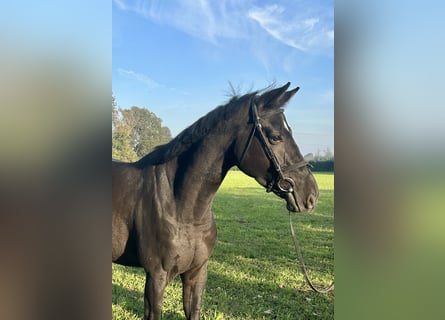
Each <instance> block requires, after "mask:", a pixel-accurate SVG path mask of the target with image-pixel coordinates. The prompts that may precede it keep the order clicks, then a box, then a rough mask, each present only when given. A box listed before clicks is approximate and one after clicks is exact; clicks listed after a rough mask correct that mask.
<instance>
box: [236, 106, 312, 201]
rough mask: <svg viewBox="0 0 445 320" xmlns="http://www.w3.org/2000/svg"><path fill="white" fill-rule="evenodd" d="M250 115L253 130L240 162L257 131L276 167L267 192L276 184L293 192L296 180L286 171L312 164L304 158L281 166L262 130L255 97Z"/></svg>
mask: <svg viewBox="0 0 445 320" xmlns="http://www.w3.org/2000/svg"><path fill="white" fill-rule="evenodd" d="M278 112H280V113H282V112H283V110H280V111H278ZM250 115H251V122H249V123H252V124H253V127H252V131H251V132H250V136H249V139H248V141H247V144H246V147H245V148H244V151H243V153H242V155H241V159H240V162H239V163H240V164H241V163H242V162H243V160H244V158H245V156H246V153H247V151H248V150H249V147H250V145H251V143H252V140H253V137H254V136H255V134H256V133H258V135H257V136H258V138H259V141H260V142H261V145H262V147H263V150H264V153H265V154H266V157H267V158H268V160H269V161H270V162H271V164H272V166H273V167H274V170H275V172H276V176H275V178H274V179H272V180H271V181H270V182H269V183H268V184H267V187H266V191H267V192H271V191H272V189H273V187H274V186H276V187H277V188H278V190H279V191H281V192H284V193H293V192H294V188H295V182H294V180H293V179H292V178H290V177H288V176H285V174H284V171H285V170H286V169H289V168H294V169H297V168H302V167H305V166H310V164H309V163H308V162H307V161H306V160H304V158H303V159H301V160H300V161H299V162H297V163H295V164H292V165H290V166H286V167H282V166H280V163H279V162H278V159H277V157H276V155H275V153H274V152H273V150H272V148H271V147H270V145H269V143H268V142H267V137H266V135H265V134H264V132H263V130H262V127H263V126H262V124H261V120H262V118H260V116H259V115H258V108H257V106H256V103H255V98H252V100H251V103H250Z"/></svg>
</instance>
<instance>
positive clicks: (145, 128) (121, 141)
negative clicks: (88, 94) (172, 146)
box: [112, 96, 171, 161]
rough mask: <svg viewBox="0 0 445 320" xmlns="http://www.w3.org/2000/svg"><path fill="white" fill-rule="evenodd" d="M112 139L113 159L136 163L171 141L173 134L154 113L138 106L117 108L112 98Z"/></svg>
mask: <svg viewBox="0 0 445 320" xmlns="http://www.w3.org/2000/svg"><path fill="white" fill-rule="evenodd" d="M112 139H113V149H112V150H113V152H112V156H113V158H116V159H119V160H123V161H135V160H137V159H138V158H140V157H142V156H144V155H146V154H147V153H148V152H150V150H151V149H153V148H154V147H155V146H157V145H159V144H163V143H167V142H168V141H170V140H171V133H170V129H169V128H167V127H163V126H162V120H161V119H160V118H159V117H157V116H156V115H155V114H154V113H153V112H150V111H149V110H148V109H146V108H140V107H137V106H133V107H131V108H130V109H121V108H117V104H116V99H115V97H114V96H112Z"/></svg>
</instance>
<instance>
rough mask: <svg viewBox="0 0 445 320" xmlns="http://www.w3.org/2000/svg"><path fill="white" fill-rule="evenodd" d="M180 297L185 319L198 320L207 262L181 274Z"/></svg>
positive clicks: (205, 280) (205, 279)
mask: <svg viewBox="0 0 445 320" xmlns="http://www.w3.org/2000/svg"><path fill="white" fill-rule="evenodd" d="M181 279H182V299H183V304H184V313H185V316H186V318H187V320H199V313H200V309H201V303H202V296H203V294H204V289H205V286H206V282H207V262H206V263H204V265H202V266H201V267H199V268H196V269H191V270H189V271H187V272H185V273H183V274H181Z"/></svg>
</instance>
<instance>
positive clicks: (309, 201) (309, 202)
mask: <svg viewBox="0 0 445 320" xmlns="http://www.w3.org/2000/svg"><path fill="white" fill-rule="evenodd" d="M316 201H317V199H316V198H315V195H314V194H312V193H311V194H310V195H309V196H308V197H307V201H306V206H307V208H308V209H309V210H310V209H314V207H315V202H316Z"/></svg>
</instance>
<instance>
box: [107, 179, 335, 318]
mask: <svg viewBox="0 0 445 320" xmlns="http://www.w3.org/2000/svg"><path fill="white" fill-rule="evenodd" d="M315 178H316V179H317V182H318V186H319V188H320V198H319V201H318V205H317V208H316V210H315V212H313V213H311V214H296V216H295V218H294V224H295V225H294V227H295V232H296V233H297V237H298V239H299V241H300V245H301V246H302V251H303V256H304V257H305V263H306V266H307V267H308V269H309V273H310V276H311V278H312V279H313V281H314V282H315V283H316V284H318V285H322V286H327V285H329V284H330V283H331V281H332V280H333V274H334V247H333V245H334V175H333V174H332V173H318V174H317V173H316V174H315ZM213 211H214V214H215V219H216V223H217V227H218V242H217V245H216V247H215V249H214V251H213V254H212V257H211V260H210V263H209V277H208V282H207V288H206V292H205V295H204V302H203V307H202V313H201V318H202V319H237V320H241V319H243V320H246V319H334V293H329V294H325V295H322V294H317V293H314V292H312V291H311V289H310V288H309V287H308V286H307V285H306V283H305V281H304V278H303V275H302V274H301V272H300V268H299V264H298V262H297V261H296V254H295V251H294V248H293V244H292V239H291V237H290V231H289V217H288V212H287V210H286V207H285V202H284V200H281V199H279V198H278V197H276V196H274V195H273V194H267V193H266V192H265V191H264V189H263V188H262V187H261V186H259V185H258V184H257V183H256V182H255V181H254V180H252V179H251V178H248V177H247V176H246V175H244V174H242V173H241V172H240V171H230V172H229V175H228V176H227V178H226V179H225V180H224V183H223V185H222V186H221V188H220V190H219V191H218V194H217V196H216V198H215V201H214V205H213ZM144 278H145V274H144V272H143V270H142V269H137V268H127V267H122V266H118V265H114V264H113V293H112V310H113V311H112V312H113V319H116V320H117V319H141V318H142V317H143V304H144V302H143V288H144V283H145V282H144V281H145V280H144ZM163 310H164V313H163V319H176V320H178V319H184V314H183V312H182V300H181V282H180V280H179V277H178V278H177V279H175V280H174V281H173V282H172V283H171V284H170V285H169V286H168V287H167V289H166V294H165V301H164V308H163Z"/></svg>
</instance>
